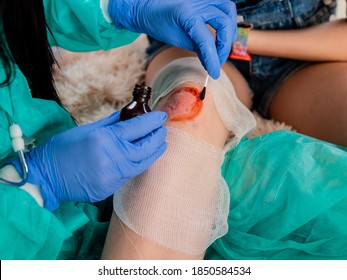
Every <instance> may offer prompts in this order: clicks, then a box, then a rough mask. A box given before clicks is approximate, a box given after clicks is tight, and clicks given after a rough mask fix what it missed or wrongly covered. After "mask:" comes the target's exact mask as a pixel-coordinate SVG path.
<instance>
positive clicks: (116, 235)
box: [102, 48, 250, 259]
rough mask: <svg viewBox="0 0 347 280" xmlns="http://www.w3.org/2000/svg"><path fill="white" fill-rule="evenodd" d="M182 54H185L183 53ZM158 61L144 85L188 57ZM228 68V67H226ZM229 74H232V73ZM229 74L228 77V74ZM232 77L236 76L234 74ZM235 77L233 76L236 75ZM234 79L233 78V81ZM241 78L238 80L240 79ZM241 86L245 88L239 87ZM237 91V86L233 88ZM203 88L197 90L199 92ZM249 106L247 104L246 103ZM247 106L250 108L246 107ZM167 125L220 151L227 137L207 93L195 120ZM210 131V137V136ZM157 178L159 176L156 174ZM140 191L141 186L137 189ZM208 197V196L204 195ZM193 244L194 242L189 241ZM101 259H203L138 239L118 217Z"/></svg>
mask: <svg viewBox="0 0 347 280" xmlns="http://www.w3.org/2000/svg"><path fill="white" fill-rule="evenodd" d="M184 52H185V51H184ZM160 54H161V56H160V57H158V56H157V57H156V58H155V59H154V60H153V62H152V63H151V64H150V65H149V68H148V71H147V79H146V83H147V84H149V83H150V82H151V79H152V78H153V77H154V75H155V74H156V73H157V71H159V70H160V69H161V68H162V67H163V66H165V65H166V64H167V63H169V62H171V61H172V60H174V59H176V58H181V57H184V56H190V55H189V54H188V55H187V53H186V52H185V53H183V54H182V53H180V52H179V54H177V49H174V48H170V49H167V50H165V51H163V52H162V53H160ZM227 67H228V66H227ZM230 69H231V70H229V71H230V72H231V73H233V71H234V69H232V68H230ZM230 72H229V73H230ZM234 74H235V73H234ZM235 76H236V75H235ZM235 76H234V78H235ZM240 77H241V76H240ZM242 86H244V87H242ZM235 87H236V86H235ZM237 88H240V89H243V90H244V100H245V102H247V94H248V92H247V90H248V88H247V86H246V85H242V81H241V82H240V83H238V86H237ZM201 89H202V88H200V89H199V92H200V90H201ZM175 92H176V90H174V91H173V93H172V94H170V95H169V96H166V97H165V98H163V99H162V100H161V101H160V102H159V103H158V106H157V108H159V109H160V108H161V107H164V106H165V105H166V104H167V103H170V97H172V96H173V95H175ZM249 103H250V100H249ZM249 105H250V104H249ZM166 125H168V126H171V127H175V128H179V129H182V130H184V131H187V132H189V133H190V134H192V135H193V136H194V137H196V138H200V139H201V140H203V141H205V142H207V143H209V144H212V145H214V146H217V147H219V148H221V149H222V148H223V146H224V143H225V141H226V139H227V137H228V135H229V131H228V130H227V129H226V127H225V126H224V123H223V122H222V120H221V119H220V117H219V115H218V113H217V110H216V108H215V105H214V101H213V97H212V94H209V92H208V90H207V93H206V97H205V99H204V101H203V107H202V110H201V112H200V113H199V114H198V115H197V116H196V117H195V118H194V119H190V120H186V121H170V115H169V120H168V121H167V123H166ZM211 131H213V133H211ZM158 176H160V174H158ZM140 187H141V186H140ZM207 197H208V195H207ZM192 242H193V241H192ZM102 258H103V259H202V258H203V254H202V255H198V256H193V255H188V254H185V253H180V252H177V251H174V250H171V249H168V248H165V247H163V246H161V245H159V244H156V243H155V242H152V241H151V240H148V239H147V238H144V237H141V236H139V235H138V234H137V233H135V232H134V231H132V230H131V229H130V228H128V227H127V226H126V225H124V224H123V223H122V222H121V221H120V220H119V219H118V217H117V216H116V215H115V213H113V216H112V219H111V223H110V227H109V230H108V234H107V238H106V242H105V246H104V251H103V255H102Z"/></svg>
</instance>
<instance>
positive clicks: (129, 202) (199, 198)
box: [114, 127, 229, 255]
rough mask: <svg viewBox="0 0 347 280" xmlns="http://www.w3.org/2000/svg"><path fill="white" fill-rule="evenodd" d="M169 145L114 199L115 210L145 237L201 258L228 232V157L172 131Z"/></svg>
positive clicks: (187, 135)
mask: <svg viewBox="0 0 347 280" xmlns="http://www.w3.org/2000/svg"><path fill="white" fill-rule="evenodd" d="M167 143H168V148H167V150H166V152H165V154H164V155H163V156H162V157H161V158H160V159H159V160H158V161H156V162H155V163H154V164H153V165H152V166H151V167H150V168H149V169H148V170H147V171H146V172H144V173H143V174H141V175H139V176H137V177H136V178H134V179H133V180H131V181H130V182H129V183H127V184H126V185H125V186H123V187H122V188H121V189H120V190H119V191H118V192H117V193H116V194H115V195H114V210H115V212H116V214H117V216H118V217H119V218H120V220H121V221H122V222H123V223H124V224H125V225H127V226H128V227H129V228H131V229H132V230H134V231H135V232H136V233H137V234H139V235H140V236H143V237H146V238H148V239H150V240H152V241H154V242H156V243H158V244H160V245H162V246H164V247H167V248H170V249H173V250H175V251H179V252H183V253H186V254H189V255H200V254H202V253H203V252H204V251H205V250H206V248H207V247H208V246H209V245H210V244H211V243H212V242H213V241H214V240H215V239H217V238H219V237H221V236H223V235H224V234H226V232H227V229H228V226H227V220H226V218H227V216H228V209H229V191H228V188H227V185H226V184H225V182H224V180H223V179H222V177H221V171H220V168H221V165H222V163H223V157H224V153H223V150H222V149H218V148H216V147H214V146H212V145H210V144H207V143H204V142H201V141H197V140H196V139H194V138H193V137H192V135H190V134H188V133H186V132H184V131H182V130H179V129H176V128H172V127H169V128H168V137H167Z"/></svg>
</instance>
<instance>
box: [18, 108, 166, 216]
mask: <svg viewBox="0 0 347 280" xmlns="http://www.w3.org/2000/svg"><path fill="white" fill-rule="evenodd" d="M166 118H167V115H166V114H165V113H163V112H151V113H148V114H145V115H142V116H138V117H135V118H133V119H130V120H127V121H123V122H119V112H116V113H114V114H112V115H110V116H109V117H107V118H105V119H103V120H101V121H99V122H96V123H92V124H88V125H83V126H80V127H76V128H73V129H70V130H68V131H66V132H63V133H60V134H58V135H56V136H53V137H51V138H49V139H48V141H46V142H45V143H44V144H42V145H40V146H38V147H36V148H34V149H32V150H31V151H30V152H27V153H26V154H25V158H26V161H27V164H28V169H29V175H28V182H29V183H32V184H34V185H37V186H39V188H40V190H41V194H42V197H43V200H44V206H45V207H46V208H47V209H49V210H54V209H56V208H58V207H59V204H60V203H61V202H63V201H85V202H96V201H100V200H102V199H105V198H107V197H108V196H110V195H112V194H113V193H114V192H115V191H116V190H117V189H118V188H120V187H121V186H122V185H123V184H124V183H125V182H126V181H127V180H128V179H130V178H132V177H134V176H136V175H138V174H140V173H142V172H143V171H145V170H146V169H147V168H148V167H150V165H152V164H153V163H154V161H155V160H156V159H158V158H159V157H160V156H161V155H162V154H163V152H164V151H165V149H166V142H165V139H166V128H165V127H164V126H163V123H164V122H165V120H166ZM12 164H13V165H14V166H15V167H16V169H17V171H19V170H20V163H19V161H17V160H15V161H14V162H13V163H12Z"/></svg>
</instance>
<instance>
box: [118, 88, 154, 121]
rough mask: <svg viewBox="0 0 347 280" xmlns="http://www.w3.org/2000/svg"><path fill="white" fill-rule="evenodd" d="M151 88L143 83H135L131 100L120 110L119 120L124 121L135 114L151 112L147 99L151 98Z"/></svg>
mask: <svg viewBox="0 0 347 280" xmlns="http://www.w3.org/2000/svg"><path fill="white" fill-rule="evenodd" d="M151 92H152V89H151V88H150V87H147V86H145V85H140V84H137V85H136V86H135V88H134V91H133V100H132V101H131V102H130V103H129V104H127V105H126V106H124V107H123V109H122V110H121V112H120V118H119V120H120V121H125V120H128V119H131V118H134V117H136V116H139V115H142V114H146V113H149V112H151V109H150V108H149V105H148V101H149V99H150V98H151Z"/></svg>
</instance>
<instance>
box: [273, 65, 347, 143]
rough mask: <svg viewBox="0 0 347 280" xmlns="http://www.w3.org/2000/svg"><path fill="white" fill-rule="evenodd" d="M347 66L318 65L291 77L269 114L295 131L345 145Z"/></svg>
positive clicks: (276, 98)
mask: <svg viewBox="0 0 347 280" xmlns="http://www.w3.org/2000/svg"><path fill="white" fill-rule="evenodd" d="M346 77H347V63H344V62H336V63H319V64H314V65H311V66H307V67H305V68H303V69H302V70H300V71H298V72H297V73H295V74H294V75H293V76H292V77H290V78H289V79H288V80H287V81H286V82H285V83H284V84H283V86H282V87H281V88H280V90H279V92H278V94H276V96H275V97H274V99H273V101H272V103H271V105H270V115H271V116H272V117H273V118H274V119H276V120H278V121H283V122H286V123H288V124H290V125H292V126H293V128H294V129H296V130H297V131H298V132H300V133H303V134H306V135H309V136H312V137H315V138H319V139H322V140H325V141H329V142H332V143H335V144H338V145H342V146H347V129H346V127H347V110H346V108H347V79H346Z"/></svg>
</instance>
